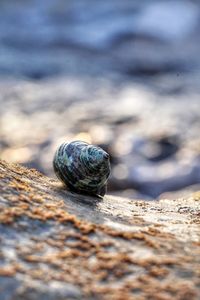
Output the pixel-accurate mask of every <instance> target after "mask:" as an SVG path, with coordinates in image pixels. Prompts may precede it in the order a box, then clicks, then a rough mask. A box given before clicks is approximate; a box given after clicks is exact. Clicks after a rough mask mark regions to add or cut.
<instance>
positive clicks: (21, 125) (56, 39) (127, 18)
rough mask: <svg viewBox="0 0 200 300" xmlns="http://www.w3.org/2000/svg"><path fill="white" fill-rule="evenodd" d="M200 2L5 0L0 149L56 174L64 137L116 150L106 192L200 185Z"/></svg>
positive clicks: (157, 193)
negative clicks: (54, 159) (56, 153)
mask: <svg viewBox="0 0 200 300" xmlns="http://www.w3.org/2000/svg"><path fill="white" fill-rule="evenodd" d="M199 132H200V2H199V1H198V0H196V1H195V0H180V1H178V0H171V1H170V0H162V1H161V0H160V1H156V0H143V1H140V0H123V1H121V0H106V1H100V0H76V1H73V0H42V1H41V0H0V157H1V158H2V159H5V160H7V161H11V162H19V163H21V164H23V165H25V166H28V167H31V168H36V169H38V170H39V171H41V172H42V173H44V174H46V175H48V176H52V177H53V176H54V174H53V170H52V157H53V154H54V151H55V149H56V148H57V146H58V145H59V144H60V143H62V142H63V141H68V140H69V141H70V140H74V139H80V140H85V141H88V142H91V143H94V144H97V145H100V146H102V147H103V148H104V149H105V150H107V151H108V152H109V153H110V155H111V163H112V175H111V177H110V181H109V193H112V194H117V195H123V196H129V197H132V198H137V199H139V198H143V199H155V198H160V197H169V198H170V197H172V198H173V197H177V195H178V196H179V195H180V196H183V195H185V194H187V193H188V192H190V191H195V190H197V189H200V133H199Z"/></svg>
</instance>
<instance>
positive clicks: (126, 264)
mask: <svg viewBox="0 0 200 300" xmlns="http://www.w3.org/2000/svg"><path fill="white" fill-rule="evenodd" d="M0 191H1V194H0V245H1V246H0V295H1V297H0V298H1V299H3V300H8V299H9V300H11V299H26V300H27V299H28V300H29V299H30V300H32V299H45V300H46V299H47V300H49V299H56V300H59V299H163V300H164V299H165V300H167V299H184V300H186V299H190V300H191V299H199V297H200V272H199V270H200V225H199V224H200V221H199V217H200V193H198V192H196V193H195V194H193V195H191V197H189V198H187V199H184V198H183V199H176V200H167V199H164V200H160V201H151V202H147V201H146V202H145V201H142V200H141V201H134V200H130V199H126V198H119V197H113V196H106V197H104V199H103V200H99V199H95V198H92V197H87V196H82V195H78V194H74V193H70V192H69V191H67V190H66V189H64V188H63V186H62V185H61V184H60V183H59V182H58V181H56V180H53V179H50V178H47V177H45V176H43V175H42V174H40V173H38V172H37V171H36V170H33V169H31V170H28V169H26V168H24V167H21V166H19V165H14V164H7V163H6V162H5V161H1V162H0Z"/></svg>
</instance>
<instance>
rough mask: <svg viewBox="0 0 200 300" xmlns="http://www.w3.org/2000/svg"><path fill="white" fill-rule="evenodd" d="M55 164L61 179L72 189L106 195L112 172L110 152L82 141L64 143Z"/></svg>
mask: <svg viewBox="0 0 200 300" xmlns="http://www.w3.org/2000/svg"><path fill="white" fill-rule="evenodd" d="M53 166H54V170H55V173H56V175H57V177H58V178H59V179H61V181H62V182H63V183H64V184H66V185H67V186H68V187H69V188H70V189H71V190H73V191H75V192H78V193H84V194H90V195H95V196H104V195H105V193H106V183H107V180H108V177H109V174H110V161H109V154H108V153H107V152H105V151H104V150H103V149H101V148H100V147H97V146H93V145H90V144H88V143H86V142H82V141H74V142H71V143H63V144H62V145H60V147H59V148H58V149H57V151H56V153H55V156H54V160H53Z"/></svg>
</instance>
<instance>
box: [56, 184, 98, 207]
mask: <svg viewBox="0 0 200 300" xmlns="http://www.w3.org/2000/svg"><path fill="white" fill-rule="evenodd" d="M53 189H54V191H55V192H56V193H62V195H63V193H64V194H65V195H66V196H67V197H66V200H71V201H73V202H76V203H78V204H80V205H82V204H83V205H88V206H90V207H93V208H95V207H97V206H98V204H99V203H100V202H102V201H103V197H101V196H91V195H89V194H83V193H77V192H75V191H72V190H71V189H69V188H68V187H66V186H64V185H60V184H59V185H54V187H53Z"/></svg>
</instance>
